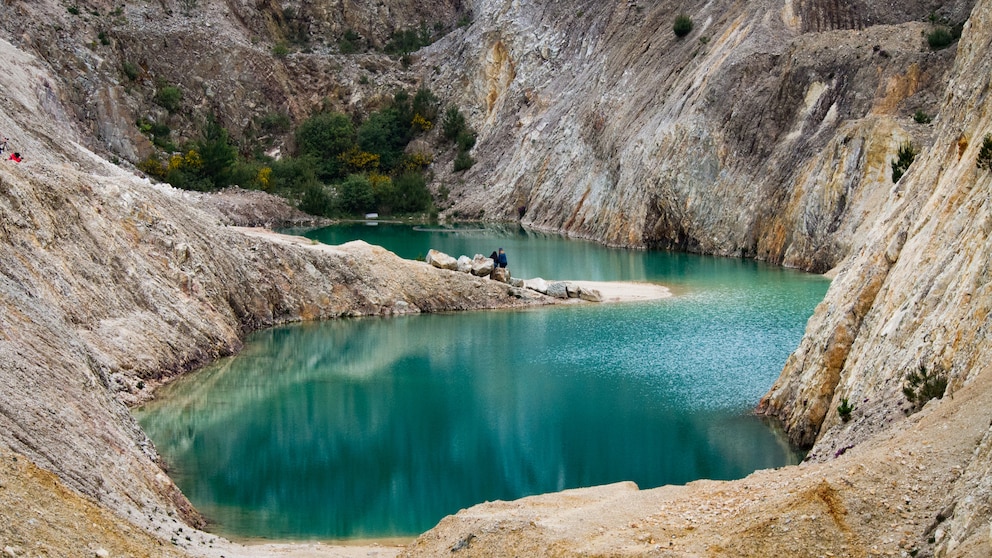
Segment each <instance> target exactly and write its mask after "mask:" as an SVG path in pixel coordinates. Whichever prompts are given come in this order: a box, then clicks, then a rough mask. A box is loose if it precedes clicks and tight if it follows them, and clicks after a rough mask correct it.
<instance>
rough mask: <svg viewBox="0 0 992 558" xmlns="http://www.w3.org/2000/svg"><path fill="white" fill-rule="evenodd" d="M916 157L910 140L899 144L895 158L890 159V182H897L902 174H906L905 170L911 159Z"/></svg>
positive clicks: (911, 162) (911, 161) (910, 163)
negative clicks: (893, 159)
mask: <svg viewBox="0 0 992 558" xmlns="http://www.w3.org/2000/svg"><path fill="white" fill-rule="evenodd" d="M915 159H916V148H915V147H913V144H912V143H911V142H908V141H907V142H905V143H903V144H902V145H900V146H899V152H898V153H897V155H896V160H895V161H892V182H893V183H896V182H899V179H900V178H902V175H904V174H906V170H908V169H909V166H910V165H912V164H913V160H915Z"/></svg>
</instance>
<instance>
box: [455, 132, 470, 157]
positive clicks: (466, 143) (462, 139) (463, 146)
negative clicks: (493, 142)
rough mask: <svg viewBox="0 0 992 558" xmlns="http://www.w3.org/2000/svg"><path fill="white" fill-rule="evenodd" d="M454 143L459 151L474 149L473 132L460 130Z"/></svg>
mask: <svg viewBox="0 0 992 558" xmlns="http://www.w3.org/2000/svg"><path fill="white" fill-rule="evenodd" d="M456 143H457V144H458V150H459V151H463V152H467V151H471V150H472V148H473V147H475V132H473V131H472V130H462V133H460V134H458V139H457V140H456Z"/></svg>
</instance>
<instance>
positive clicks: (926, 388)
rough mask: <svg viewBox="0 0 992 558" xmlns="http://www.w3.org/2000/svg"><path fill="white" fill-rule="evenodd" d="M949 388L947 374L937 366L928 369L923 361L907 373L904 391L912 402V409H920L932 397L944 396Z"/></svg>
mask: <svg viewBox="0 0 992 558" xmlns="http://www.w3.org/2000/svg"><path fill="white" fill-rule="evenodd" d="M946 390H947V374H945V373H944V372H943V370H940V369H939V368H937V367H934V369H933V370H927V367H926V365H925V364H923V363H922V362H921V363H920V365H919V366H918V367H917V369H916V370H912V371H910V372H909V373H907V374H906V381H905V383H904V384H903V387H902V393H903V395H905V396H906V399H908V400H909V402H910V403H911V404H912V409H915V410H919V409H922V408H923V406H924V405H926V403H927V401H930V400H931V399H940V398H942V397H944V392H945V391H946Z"/></svg>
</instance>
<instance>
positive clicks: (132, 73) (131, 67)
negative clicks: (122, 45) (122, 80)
mask: <svg viewBox="0 0 992 558" xmlns="http://www.w3.org/2000/svg"><path fill="white" fill-rule="evenodd" d="M121 69H122V70H123V71H124V75H125V76H127V79H129V80H131V81H134V80H136V79H138V76H139V75H141V70H140V69H139V68H138V66H136V65H135V64H134V63H132V62H127V61H125V62H124V64H123V65H122V66H121Z"/></svg>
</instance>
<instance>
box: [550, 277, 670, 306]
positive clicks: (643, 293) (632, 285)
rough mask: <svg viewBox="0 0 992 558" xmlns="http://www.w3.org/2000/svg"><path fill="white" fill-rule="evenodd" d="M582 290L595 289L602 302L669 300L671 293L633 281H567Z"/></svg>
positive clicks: (649, 284)
mask: <svg viewBox="0 0 992 558" xmlns="http://www.w3.org/2000/svg"><path fill="white" fill-rule="evenodd" d="M569 283H575V284H576V285H579V286H580V287H583V288H589V289H596V290H597V291H599V294H601V295H603V302H642V301H647V300H658V299H662V298H669V297H671V296H672V291H671V290H669V289H668V287H665V286H663V285H656V284H654V283H638V282H634V281H569Z"/></svg>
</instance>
